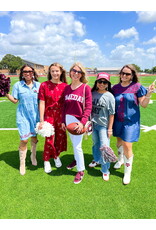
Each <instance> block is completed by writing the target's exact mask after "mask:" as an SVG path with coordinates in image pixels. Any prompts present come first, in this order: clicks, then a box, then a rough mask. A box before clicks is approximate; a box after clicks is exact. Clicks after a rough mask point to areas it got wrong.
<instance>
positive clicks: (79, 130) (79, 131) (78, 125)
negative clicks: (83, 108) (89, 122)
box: [75, 122, 84, 133]
mask: <svg viewBox="0 0 156 230" xmlns="http://www.w3.org/2000/svg"><path fill="white" fill-rule="evenodd" d="M83 128H84V126H83V124H82V123H81V122H77V126H76V128H75V130H76V131H77V133H81V131H82V129H83Z"/></svg>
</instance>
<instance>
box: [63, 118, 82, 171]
mask: <svg viewBox="0 0 156 230" xmlns="http://www.w3.org/2000/svg"><path fill="white" fill-rule="evenodd" d="M73 122H80V121H79V120H78V119H77V118H76V117H74V116H72V115H66V125H69V124H70V123H73ZM69 135H70V139H71V142H72V145H73V150H74V158H75V160H76V167H77V171H78V172H80V171H84V170H85V164H84V155H83V151H82V139H83V134H81V135H73V134H71V133H69Z"/></svg>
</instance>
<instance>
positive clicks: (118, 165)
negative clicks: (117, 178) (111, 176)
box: [114, 145, 124, 169]
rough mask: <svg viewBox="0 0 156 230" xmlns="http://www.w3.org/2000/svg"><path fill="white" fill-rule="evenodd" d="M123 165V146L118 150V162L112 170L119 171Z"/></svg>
mask: <svg viewBox="0 0 156 230" xmlns="http://www.w3.org/2000/svg"><path fill="white" fill-rule="evenodd" d="M123 163H124V158H123V146H122V145H121V146H120V147H119V148H118V161H117V162H116V163H115V165H114V168H115V169H119V168H120V167H121V165H122V164H123Z"/></svg>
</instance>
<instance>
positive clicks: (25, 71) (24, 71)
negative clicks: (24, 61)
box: [22, 70, 33, 73]
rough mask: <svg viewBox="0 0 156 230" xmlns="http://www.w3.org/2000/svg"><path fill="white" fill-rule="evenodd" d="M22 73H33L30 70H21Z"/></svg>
mask: <svg viewBox="0 0 156 230" xmlns="http://www.w3.org/2000/svg"><path fill="white" fill-rule="evenodd" d="M22 72H23V73H33V71H32V70H28V71H27V70H23V71H22Z"/></svg>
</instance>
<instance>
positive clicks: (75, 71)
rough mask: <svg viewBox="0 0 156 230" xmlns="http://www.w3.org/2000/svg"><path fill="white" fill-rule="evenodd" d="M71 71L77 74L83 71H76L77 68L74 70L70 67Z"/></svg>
mask: <svg viewBox="0 0 156 230" xmlns="http://www.w3.org/2000/svg"><path fill="white" fill-rule="evenodd" d="M72 71H73V72H74V73H78V74H82V73H83V72H82V71H78V70H76V69H72Z"/></svg>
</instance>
